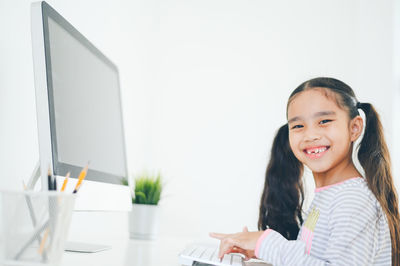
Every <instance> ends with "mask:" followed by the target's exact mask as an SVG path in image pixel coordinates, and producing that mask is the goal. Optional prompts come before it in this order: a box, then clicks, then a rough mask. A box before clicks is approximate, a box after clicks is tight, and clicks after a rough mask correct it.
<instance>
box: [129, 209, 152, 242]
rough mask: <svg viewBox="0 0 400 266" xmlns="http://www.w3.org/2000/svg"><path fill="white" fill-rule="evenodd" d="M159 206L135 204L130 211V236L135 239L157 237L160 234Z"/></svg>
mask: <svg viewBox="0 0 400 266" xmlns="http://www.w3.org/2000/svg"><path fill="white" fill-rule="evenodd" d="M158 221H159V207H158V206H157V205H146V204H133V205H132V210H131V212H130V213H129V236H130V238H135V239H156V237H157V234H158V223H159V222H158Z"/></svg>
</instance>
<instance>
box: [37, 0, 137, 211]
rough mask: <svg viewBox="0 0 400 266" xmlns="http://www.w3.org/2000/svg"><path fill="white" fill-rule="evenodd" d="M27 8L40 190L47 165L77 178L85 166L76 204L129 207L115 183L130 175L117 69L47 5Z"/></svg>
mask: <svg viewBox="0 0 400 266" xmlns="http://www.w3.org/2000/svg"><path fill="white" fill-rule="evenodd" d="M31 11H32V12H31V14H32V46H33V59H34V60H33V62H34V77H35V90H36V110H37V124H38V137H39V156H40V174H41V180H42V188H43V189H47V172H48V169H49V168H50V169H51V171H52V172H53V174H54V175H55V176H59V177H63V176H65V175H66V174H67V172H70V173H71V177H73V178H77V177H78V176H79V172H80V171H81V170H82V168H83V167H84V166H85V165H86V164H87V163H88V162H90V164H89V171H88V172H87V176H86V179H85V184H84V185H83V186H82V189H81V191H80V193H79V194H82V196H83V200H82V199H80V200H79V198H81V197H78V200H77V203H78V205H79V203H81V205H82V203H83V207H82V208H83V209H85V208H87V209H89V210H90V209H92V208H94V209H104V208H105V209H109V208H111V209H113V206H105V205H107V204H110V200H111V202H112V199H113V198H114V199H115V197H120V198H121V197H122V198H123V199H122V200H124V202H122V206H129V203H130V200H129V199H127V197H129V196H130V194H129V189H128V188H127V187H125V186H122V185H121V179H122V178H124V177H127V175H128V172H127V163H126V155H125V141H124V129H123V119H122V108H121V96H120V83H119V74H118V69H117V67H116V66H115V64H113V63H112V62H111V61H110V60H109V59H108V58H107V57H106V56H105V55H104V54H103V53H102V52H101V51H100V50H99V49H97V48H96V47H95V46H94V45H93V44H92V43H91V42H90V41H89V40H88V39H87V38H85V36H83V35H82V34H81V33H80V32H79V31H78V30H77V29H75V28H74V27H73V26H72V25H71V24H70V23H69V22H68V21H67V20H66V19H64V18H63V17H62V16H61V15H60V14H59V13H57V12H56V11H55V10H54V9H53V8H52V7H51V6H50V5H48V4H47V3H46V2H44V1H40V2H36V3H33V4H32V10H31ZM75 181H76V180H75ZM91 181H95V182H94V183H93V182H91ZM99 182H101V183H107V184H108V185H107V186H106V187H104V186H103V187H101V185H100V186H99ZM112 184H114V185H112ZM84 191H85V192H84ZM121 192H122V194H121ZM110 193H111V194H112V195H111V194H110ZM105 198H106V199H107V200H104V199H105ZM125 202H126V203H125ZM92 203H93V204H95V205H96V204H97V206H95V207H93V206H91V204H92ZM101 204H103V205H101ZM116 204H117V207H116V208H117V209H120V207H121V205H120V204H119V203H116ZM126 204H128V205H126ZM128 208H129V207H128ZM122 209H124V208H122Z"/></svg>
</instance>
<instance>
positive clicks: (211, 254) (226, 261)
mask: <svg viewBox="0 0 400 266" xmlns="http://www.w3.org/2000/svg"><path fill="white" fill-rule="evenodd" d="M196 262H199V263H205V264H210V265H218V266H228V265H230V266H243V265H244V262H243V257H242V256H241V255H240V254H226V255H225V256H224V258H223V260H222V261H220V259H219V258H218V248H217V247H215V246H210V245H199V244H193V245H190V246H188V247H187V248H185V250H184V251H182V252H181V253H180V254H179V263H181V264H182V265H190V266H191V265H193V264H195V263H196Z"/></svg>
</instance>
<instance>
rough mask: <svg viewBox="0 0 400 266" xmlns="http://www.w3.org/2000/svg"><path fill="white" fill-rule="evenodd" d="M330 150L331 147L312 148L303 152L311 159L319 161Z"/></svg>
mask: <svg viewBox="0 0 400 266" xmlns="http://www.w3.org/2000/svg"><path fill="white" fill-rule="evenodd" d="M329 148H330V146H319V147H311V148H306V149H304V150H303V152H304V153H305V154H306V156H307V157H309V158H311V159H318V158H320V157H322V156H323V155H324V154H325V153H326V151H327V150H329Z"/></svg>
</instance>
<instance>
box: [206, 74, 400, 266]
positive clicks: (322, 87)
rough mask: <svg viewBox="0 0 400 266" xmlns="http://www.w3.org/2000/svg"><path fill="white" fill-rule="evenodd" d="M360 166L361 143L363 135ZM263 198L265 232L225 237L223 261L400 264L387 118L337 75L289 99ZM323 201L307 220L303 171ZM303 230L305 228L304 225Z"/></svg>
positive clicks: (399, 233) (315, 204)
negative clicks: (234, 255)
mask: <svg viewBox="0 0 400 266" xmlns="http://www.w3.org/2000/svg"><path fill="white" fill-rule="evenodd" d="M359 109H361V110H362V111H363V112H364V113H365V116H366V125H365V132H364V136H363V138H362V140H361V143H360V146H359V150H358V154H357V155H358V160H359V162H360V164H361V166H362V167H363V169H364V172H365V174H364V176H362V175H361V173H360V172H359V171H358V170H357V168H356V167H355V166H354V163H353V160H352V152H353V145H354V142H355V141H356V140H357V139H358V138H359V137H360V135H361V133H362V130H363V126H364V125H363V120H362V118H361V117H360V115H359V111H358V110H359ZM287 121H288V122H287V124H285V125H283V126H282V127H281V128H280V129H279V130H278V132H277V135H276V137H275V139H274V143H273V146H272V150H271V158H270V161H269V164H268V167H267V172H266V178H265V185H264V191H263V194H262V197H261V204H260V213H259V221H258V229H259V230H260V231H257V232H248V231H247V228H245V229H244V231H243V232H241V233H236V234H218V233H211V234H210V235H211V236H212V237H215V238H218V239H220V240H221V244H220V253H219V255H220V257H223V255H224V254H226V253H230V252H240V253H243V254H244V255H245V256H246V257H248V258H249V257H256V258H260V259H262V260H265V261H267V262H269V263H272V264H273V265H275V266H278V265H396V266H399V265H400V217H399V202H398V198H397V194H396V190H395V187H394V185H393V178H392V173H391V168H390V157H389V152H388V148H387V145H386V142H385V140H384V135H383V130H382V126H381V123H380V120H379V116H378V114H377V113H376V111H375V109H374V107H373V106H372V105H371V104H369V103H360V102H358V101H357V99H356V97H355V95H354V92H353V90H352V89H351V88H350V87H349V86H348V85H346V84H345V83H343V82H341V81H339V80H337V79H333V78H316V79H312V80H309V81H306V82H304V83H303V84H301V85H300V86H299V87H297V88H296V89H295V90H294V91H293V92H292V94H291V95H290V97H289V101H288V105H287ZM304 165H306V166H307V167H308V168H310V169H311V171H312V173H313V176H314V180H315V185H316V189H315V197H314V199H313V201H312V203H311V206H310V209H309V210H308V211H307V213H306V215H305V220H303V214H302V205H303V199H304V192H303V187H302V179H301V177H302V175H303V171H304V169H303V166H304ZM299 225H301V227H299Z"/></svg>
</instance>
